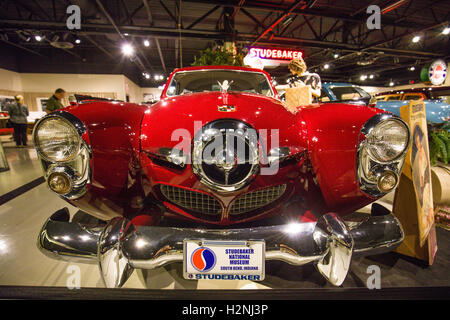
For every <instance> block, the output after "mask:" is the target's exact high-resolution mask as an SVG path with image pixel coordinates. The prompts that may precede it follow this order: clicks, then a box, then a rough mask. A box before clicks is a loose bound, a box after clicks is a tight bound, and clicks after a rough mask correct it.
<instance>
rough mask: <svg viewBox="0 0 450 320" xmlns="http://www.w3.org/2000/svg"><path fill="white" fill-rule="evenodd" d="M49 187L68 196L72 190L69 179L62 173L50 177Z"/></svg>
mask: <svg viewBox="0 0 450 320" xmlns="http://www.w3.org/2000/svg"><path fill="white" fill-rule="evenodd" d="M48 186H49V187H50V189H51V190H52V191H54V192H56V193H58V194H67V193H69V191H70V189H71V188H72V184H71V182H70V179H69V177H68V176H67V175H66V174H64V173H61V172H53V173H52V174H50V176H49V177H48Z"/></svg>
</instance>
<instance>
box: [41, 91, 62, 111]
mask: <svg viewBox="0 0 450 320" xmlns="http://www.w3.org/2000/svg"><path fill="white" fill-rule="evenodd" d="M65 95H66V92H65V91H64V89H61V88H59V89H56V90H55V93H54V94H53V95H52V96H51V97H50V98H49V99H48V100H47V105H46V107H45V112H47V113H50V112H53V111H56V110H58V109H61V108H64V106H63V104H62V103H61V100H62V99H64V97H65Z"/></svg>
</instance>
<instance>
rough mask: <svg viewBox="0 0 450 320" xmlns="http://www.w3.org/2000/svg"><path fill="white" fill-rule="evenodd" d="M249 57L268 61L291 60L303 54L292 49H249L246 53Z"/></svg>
mask: <svg viewBox="0 0 450 320" xmlns="http://www.w3.org/2000/svg"><path fill="white" fill-rule="evenodd" d="M248 53H249V55H250V57H257V58H260V59H270V60H288V61H290V60H292V59H299V58H301V57H302V55H303V53H302V52H301V51H298V50H294V49H272V48H258V47H250V48H249V51H248Z"/></svg>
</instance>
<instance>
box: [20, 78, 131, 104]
mask: <svg viewBox="0 0 450 320" xmlns="http://www.w3.org/2000/svg"><path fill="white" fill-rule="evenodd" d="M20 76H21V80H22V89H23V91H25V92H47V91H49V92H54V91H55V89H57V88H63V89H64V90H65V91H67V92H77V91H78V92H115V93H116V94H117V98H118V99H120V100H125V87H124V81H125V80H124V78H125V77H124V76H123V75H104V74H59V73H21V74H20Z"/></svg>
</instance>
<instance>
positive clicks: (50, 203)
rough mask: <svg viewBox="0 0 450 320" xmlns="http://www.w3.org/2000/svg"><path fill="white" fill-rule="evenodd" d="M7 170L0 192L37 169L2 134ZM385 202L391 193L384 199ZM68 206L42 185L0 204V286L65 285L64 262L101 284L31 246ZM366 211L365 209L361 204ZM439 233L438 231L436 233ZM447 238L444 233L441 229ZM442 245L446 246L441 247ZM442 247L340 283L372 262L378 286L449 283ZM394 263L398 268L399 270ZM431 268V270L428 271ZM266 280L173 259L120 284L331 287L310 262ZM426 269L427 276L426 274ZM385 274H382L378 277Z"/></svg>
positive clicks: (392, 258) (360, 263)
mask: <svg viewBox="0 0 450 320" xmlns="http://www.w3.org/2000/svg"><path fill="white" fill-rule="evenodd" d="M2 140H3V141H5V142H4V149H5V152H6V154H7V159H8V162H9V166H10V169H11V170H10V171H7V172H2V173H0V194H4V193H6V192H9V191H11V190H13V189H15V188H17V187H19V186H21V185H23V184H25V183H28V182H30V181H32V180H34V179H36V178H38V177H40V176H41V175H42V174H41V172H40V166H39V163H38V161H37V157H36V153H35V151H34V149H32V148H27V149H18V148H15V147H13V144H12V143H11V142H9V141H8V139H7V137H4V136H3V137H2ZM384 200H386V201H387V202H385V205H387V206H389V202H391V201H392V197H388V198H387V199H384ZM63 206H67V207H69V210H70V212H71V214H72V215H73V214H74V213H75V212H76V211H77V209H76V208H74V207H71V206H70V205H68V204H67V203H66V202H64V201H63V200H61V199H59V198H58V197H57V196H55V195H54V194H52V193H51V192H50V191H49V190H48V189H47V187H46V186H45V184H41V185H39V186H37V187H35V188H33V189H31V190H29V191H27V192H26V193H24V194H22V195H20V196H18V197H16V198H15V199H13V200H11V201H8V202H6V203H5V204H3V205H1V206H0V285H26V286H28V285H31V286H33V285H43V286H66V284H67V281H68V280H69V279H70V278H69V277H70V275H71V273H68V271H69V272H70V269H68V267H69V266H70V265H76V266H79V267H80V270H81V286H82V287H103V283H102V281H101V279H100V275H99V272H98V268H97V266H96V265H84V264H77V263H68V262H60V261H56V260H52V259H50V258H48V257H46V256H45V255H43V254H42V253H41V252H40V251H39V250H38V249H37V247H36V239H37V235H38V232H39V230H40V228H41V226H42V224H43V223H44V221H45V220H46V219H47V218H48V217H49V216H50V214H52V213H53V212H54V211H56V210H57V209H60V208H61V207H63ZM363 210H364V211H365V210H369V208H364V209H363ZM438 236H439V235H438ZM445 236H446V238H445V241H447V242H448V232H447V233H446V234H445ZM446 249H448V248H446ZM447 251H448V250H446V251H444V252H438V259H437V261H436V265H435V266H433V267H431V268H422V267H418V265H417V263H416V262H414V261H409V260H408V259H403V258H400V257H399V256H398V255H396V254H393V255H384V256H382V257H381V258H380V257H376V258H363V259H358V260H356V261H354V262H352V266H351V272H350V274H349V276H348V277H347V280H346V281H345V282H344V285H343V286H344V287H361V286H365V283H366V279H367V277H368V276H369V275H368V274H367V273H366V270H367V266H369V265H372V264H377V265H379V266H380V268H381V271H382V286H408V285H422V286H423V285H441V286H442V285H450V279H449V278H448V276H446V275H444V276H442V274H441V273H439V272H435V270H438V268H442V264H444V263H448V261H449V255H448V253H447ZM399 266H400V269H399ZM433 269H434V270H433ZM266 271H267V272H266V280H264V281H263V282H260V283H257V282H251V281H238V280H236V281H235V280H231V281H219V280H217V281H212V280H199V281H193V280H185V279H183V276H182V265H181V264H173V265H170V266H168V267H165V268H160V269H157V270H148V271H135V272H134V273H133V275H132V276H131V278H130V279H129V280H128V281H127V283H126V284H125V287H126V288H150V289H195V288H198V289H270V288H311V287H312V288H320V287H331V285H330V284H328V283H327V282H326V281H325V280H324V279H323V278H322V277H321V276H320V275H319V273H318V272H317V271H316V270H315V269H314V267H313V266H303V267H294V266H289V265H287V264H283V263H278V262H268V263H267V266H266ZM428 274H431V275H433V277H428V276H427V275H428ZM383 275H385V277H383Z"/></svg>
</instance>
